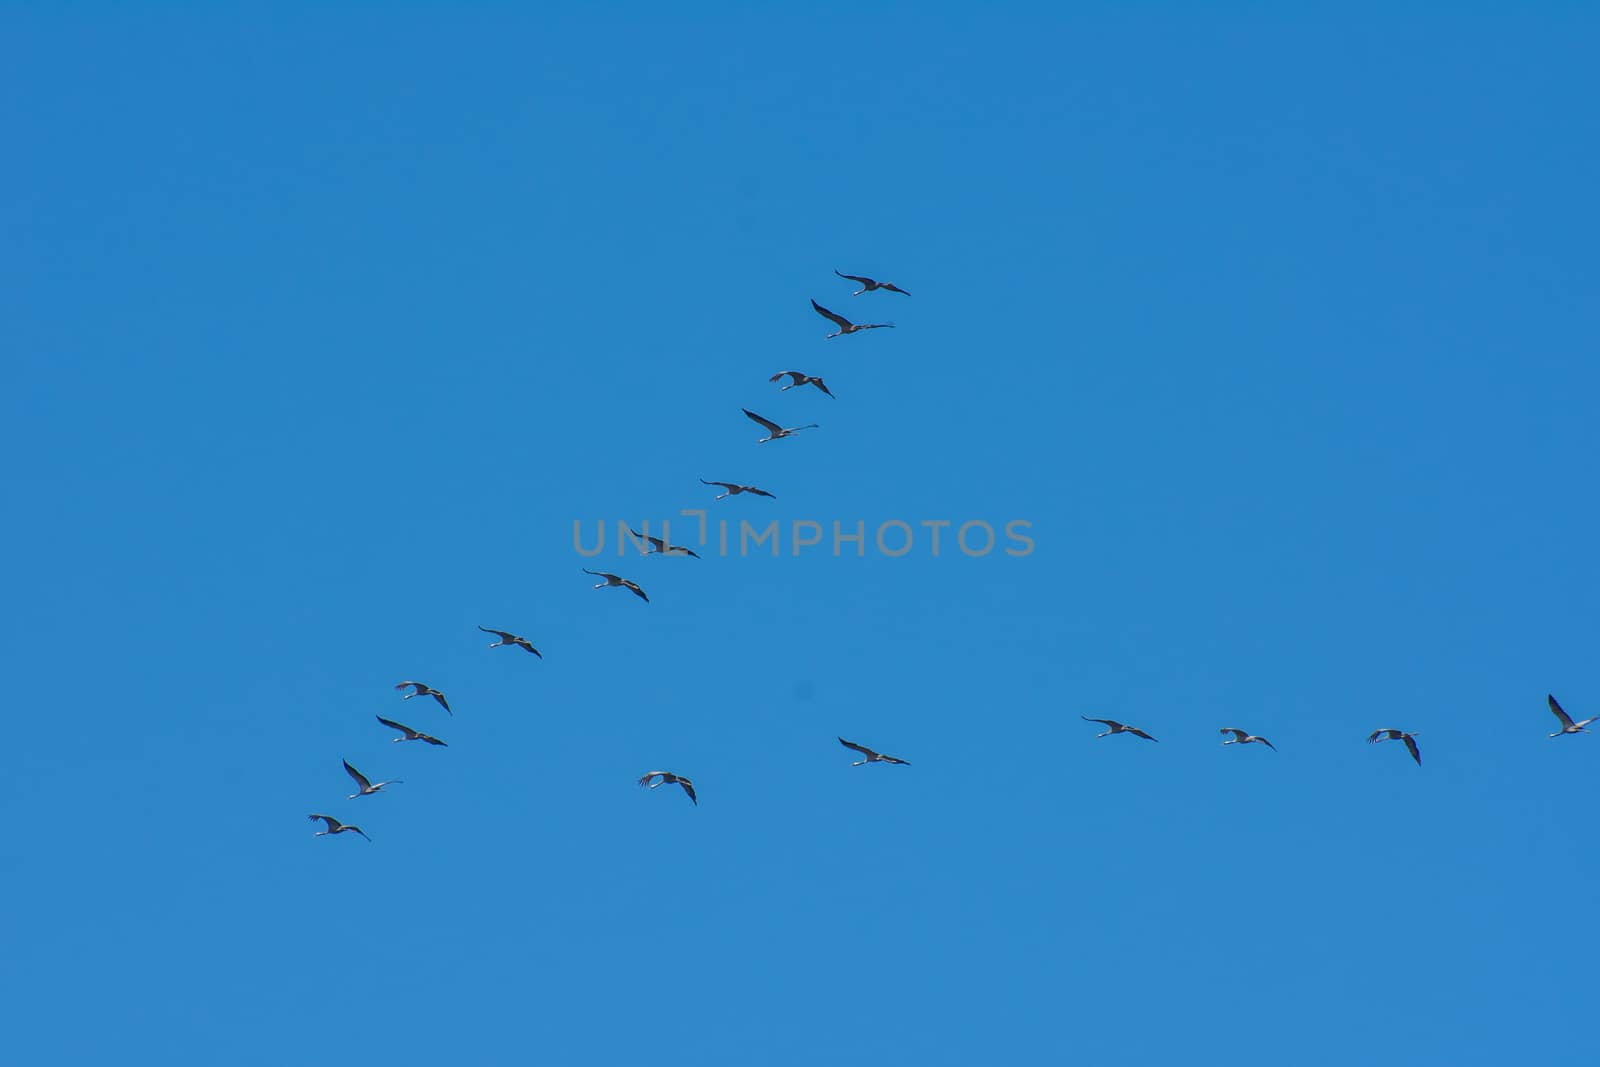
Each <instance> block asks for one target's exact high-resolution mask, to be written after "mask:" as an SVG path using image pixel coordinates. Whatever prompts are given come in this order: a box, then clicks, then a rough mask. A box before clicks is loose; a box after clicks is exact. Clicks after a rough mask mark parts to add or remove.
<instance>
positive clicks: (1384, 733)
mask: <svg viewBox="0 0 1600 1067" xmlns="http://www.w3.org/2000/svg"><path fill="white" fill-rule="evenodd" d="M1374 741H1404V742H1405V743H1406V751H1407V752H1409V753H1411V758H1412V759H1414V760H1416V761H1417V766H1418V767H1420V766H1422V753H1421V752H1418V751H1417V735H1416V734H1408V733H1406V732H1405V731H1404V730H1394V729H1389V728H1387V727H1386V728H1384V729H1382V730H1374V731H1372V733H1371V735H1370V736H1368V738H1367V743H1368V744H1372V743H1373V742H1374Z"/></svg>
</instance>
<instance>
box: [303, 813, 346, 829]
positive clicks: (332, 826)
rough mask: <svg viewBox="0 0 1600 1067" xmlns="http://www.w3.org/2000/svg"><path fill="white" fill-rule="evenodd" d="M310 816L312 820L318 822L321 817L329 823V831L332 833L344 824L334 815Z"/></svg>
mask: <svg viewBox="0 0 1600 1067" xmlns="http://www.w3.org/2000/svg"><path fill="white" fill-rule="evenodd" d="M309 818H310V819H311V821H312V822H316V821H317V820H318V819H321V820H322V821H323V822H325V823H327V824H328V832H329V833H332V832H333V831H335V830H337V829H338V828H339V827H341V826H343V825H344V823H342V822H340V821H339V820H338V819H335V818H334V817H333V816H332V815H312V816H309Z"/></svg>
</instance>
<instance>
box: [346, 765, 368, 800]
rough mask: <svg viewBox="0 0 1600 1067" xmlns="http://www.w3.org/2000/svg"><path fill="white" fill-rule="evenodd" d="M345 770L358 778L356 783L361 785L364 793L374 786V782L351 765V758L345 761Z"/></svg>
mask: <svg viewBox="0 0 1600 1067" xmlns="http://www.w3.org/2000/svg"><path fill="white" fill-rule="evenodd" d="M344 772H345V773H346V774H348V775H349V776H350V777H352V778H354V779H355V780H356V785H358V786H360V787H361V791H362V792H363V793H365V792H366V791H367V790H368V789H371V788H372V782H371V781H369V780H368V779H367V776H366V775H364V774H362V773H361V772H360V771H358V770H356V769H355V768H354V767H352V766H350V761H349V760H345V761H344Z"/></svg>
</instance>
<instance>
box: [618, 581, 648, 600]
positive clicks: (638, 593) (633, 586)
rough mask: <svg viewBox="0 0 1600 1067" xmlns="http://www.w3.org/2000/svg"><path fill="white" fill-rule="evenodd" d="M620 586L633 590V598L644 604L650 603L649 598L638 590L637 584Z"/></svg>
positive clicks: (626, 583) (624, 583) (625, 583)
mask: <svg viewBox="0 0 1600 1067" xmlns="http://www.w3.org/2000/svg"><path fill="white" fill-rule="evenodd" d="M622 584H623V585H625V586H627V587H628V588H629V589H631V590H633V595H634V596H636V597H638V598H639V599H640V600H642V601H644V602H645V603H646V604H648V603H650V598H649V597H647V596H645V595H644V590H643V589H640V588H639V583H638V582H623V583H622Z"/></svg>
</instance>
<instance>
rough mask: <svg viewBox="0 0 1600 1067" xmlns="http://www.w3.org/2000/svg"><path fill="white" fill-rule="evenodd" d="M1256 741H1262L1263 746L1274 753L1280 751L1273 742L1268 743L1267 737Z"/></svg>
mask: <svg viewBox="0 0 1600 1067" xmlns="http://www.w3.org/2000/svg"><path fill="white" fill-rule="evenodd" d="M1256 740H1257V741H1260V742H1261V743H1262V744H1263V745H1266V746H1267V747H1268V748H1270V749H1272V751H1274V752H1276V751H1278V746H1277V745H1275V744H1273V743H1272V742H1271V741H1268V740H1267V739H1266V738H1265V737H1258V738H1256Z"/></svg>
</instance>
